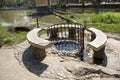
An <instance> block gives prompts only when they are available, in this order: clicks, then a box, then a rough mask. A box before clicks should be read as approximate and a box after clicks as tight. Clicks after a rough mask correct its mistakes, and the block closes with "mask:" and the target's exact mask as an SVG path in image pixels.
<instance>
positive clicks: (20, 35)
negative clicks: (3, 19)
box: [0, 25, 27, 46]
mask: <svg viewBox="0 0 120 80" xmlns="http://www.w3.org/2000/svg"><path fill="white" fill-rule="evenodd" d="M0 34H1V35H0V46H2V45H6V46H11V45H14V44H18V43H21V42H23V41H25V40H26V34H27V32H9V31H8V27H5V26H1V25H0Z"/></svg>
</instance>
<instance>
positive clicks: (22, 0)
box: [0, 0, 35, 8]
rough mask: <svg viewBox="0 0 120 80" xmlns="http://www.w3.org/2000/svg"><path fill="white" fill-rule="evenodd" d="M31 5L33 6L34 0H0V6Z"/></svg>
mask: <svg viewBox="0 0 120 80" xmlns="http://www.w3.org/2000/svg"><path fill="white" fill-rule="evenodd" d="M31 6H35V0H0V8H8V7H9V8H10V7H12V8H13V7H14V8H15V7H31Z"/></svg>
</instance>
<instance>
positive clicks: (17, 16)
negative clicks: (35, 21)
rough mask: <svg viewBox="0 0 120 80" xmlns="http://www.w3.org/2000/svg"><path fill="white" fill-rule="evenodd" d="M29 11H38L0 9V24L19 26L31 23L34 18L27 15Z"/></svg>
mask: <svg viewBox="0 0 120 80" xmlns="http://www.w3.org/2000/svg"><path fill="white" fill-rule="evenodd" d="M27 12H36V10H34V9H33V10H8V11H0V24H2V25H4V26H11V25H12V26H18V25H21V24H27V23H29V22H30V21H31V20H32V18H31V17H28V16H27Z"/></svg>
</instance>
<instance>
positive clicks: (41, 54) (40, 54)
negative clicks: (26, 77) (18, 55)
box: [31, 46, 46, 59]
mask: <svg viewBox="0 0 120 80" xmlns="http://www.w3.org/2000/svg"><path fill="white" fill-rule="evenodd" d="M31 49H32V54H33V56H34V57H35V58H36V59H44V58H45V57H46V54H45V49H42V48H37V47H33V46H31Z"/></svg>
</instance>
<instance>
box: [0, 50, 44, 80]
mask: <svg viewBox="0 0 120 80" xmlns="http://www.w3.org/2000/svg"><path fill="white" fill-rule="evenodd" d="M0 80H42V79H40V78H39V77H38V76H36V75H34V74H32V73H30V72H29V71H27V70H26V69H24V68H22V67H21V66H20V65H19V63H18V61H17V60H16V59H15V57H14V49H13V48H10V49H8V48H2V49H0Z"/></svg>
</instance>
